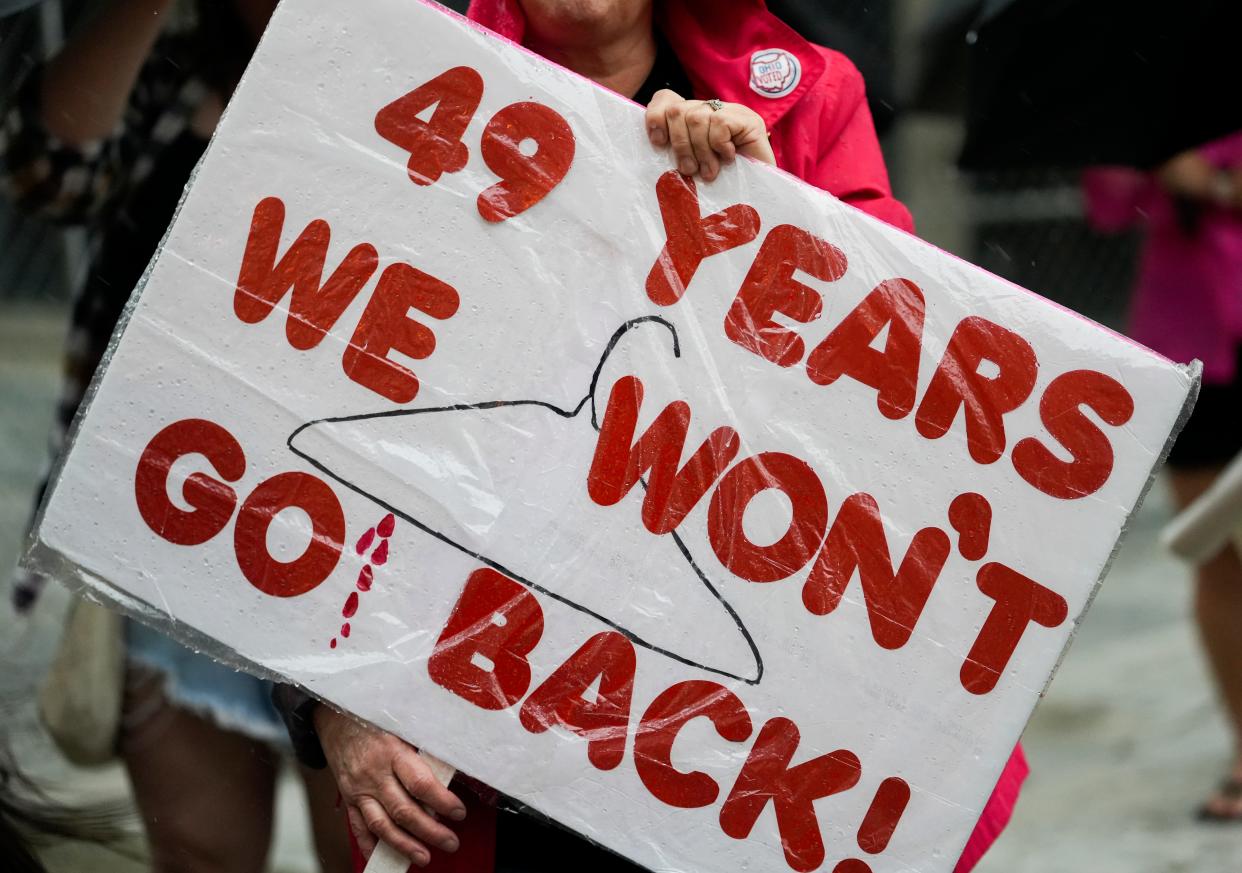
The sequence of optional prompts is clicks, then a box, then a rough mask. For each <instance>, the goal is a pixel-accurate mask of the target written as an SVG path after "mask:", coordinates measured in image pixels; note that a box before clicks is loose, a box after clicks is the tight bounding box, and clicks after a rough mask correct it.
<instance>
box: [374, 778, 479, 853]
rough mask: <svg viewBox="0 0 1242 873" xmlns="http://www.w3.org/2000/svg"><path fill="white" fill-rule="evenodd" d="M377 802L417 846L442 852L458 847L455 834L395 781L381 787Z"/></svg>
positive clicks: (451, 850) (454, 849)
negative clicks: (434, 848)
mask: <svg viewBox="0 0 1242 873" xmlns="http://www.w3.org/2000/svg"><path fill="white" fill-rule="evenodd" d="M379 799H380V801H381V802H382V803H383V806H384V812H386V813H387V814H388V817H389V818H390V819H391V820H392V821H393V823H394V824H395V825H396V826H397V827H399V828H400V829H401V830H402V831H404V832H405V834H406V835H407V836H409V837H413V838H414V839H415V840H417V841H418V842H419V844H420V845H423V846H435V847H436V848H438V849H443V850H444V851H445V852H456V851H457V847H458V845H459V844H460V843H459V841H458V839H457V835H456V834H454V833H453V832H452V831H451V830H449V829H448V828H447V827H445V826H444V825H442V824H440V822H438V821H436V820H435V819H434V818H433V817H432V816H431V814H430V813H428V812H427V810H426V809H424V808H423V806H422V804H421V803H419V802H418V801H417V800H416V799H415V798H413V797H411V796H410V794H409V792H407V791H406V790H405V788H404V787H403V786H402V785H401V783H400V782H398V781H397V780H396V779H392V780H390V781H389V783H388V784H387V785H386V786H384V788H383V790H382V791H381V793H380V797H379ZM380 836H381V837H382V836H383V835H382V834H380ZM394 846H395V844H394ZM396 848H400V846H396Z"/></svg>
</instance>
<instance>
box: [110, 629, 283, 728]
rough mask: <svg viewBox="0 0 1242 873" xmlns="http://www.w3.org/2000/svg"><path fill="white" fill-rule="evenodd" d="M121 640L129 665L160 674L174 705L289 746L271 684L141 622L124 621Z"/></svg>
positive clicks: (215, 722)
mask: <svg viewBox="0 0 1242 873" xmlns="http://www.w3.org/2000/svg"><path fill="white" fill-rule="evenodd" d="M125 642H126V656H127V658H128V661H129V663H130V664H131V665H133V666H136V667H145V668H148V669H152V670H155V671H157V672H158V673H160V674H162V676H163V678H164V696H165V698H167V700H168V702H169V703H171V704H172V705H173V706H176V707H177V708H179V709H184V710H188V711H190V712H193V713H194V714H196V715H199V716H202V717H203V718H206V719H207V720H208V721H210V722H212V723H213V724H215V725H217V726H218V727H221V728H224V729H225V730H229V731H234V732H236V733H240V734H243V735H245V736H247V737H250V738H251V739H254V740H258V741H259V742H263V743H268V744H270V745H272V746H275V747H276V748H278V749H281V750H288V749H290V745H289V735H288V733H287V732H286V731H285V725H284V722H283V721H281V718H280V715H279V714H278V713H277V712H276V707H275V706H273V705H272V683H270V682H268V681H266V680H263V679H257V678H255V677H254V676H251V675H249V674H248V673H241V672H238V671H237V670H234V669H232V668H231V667H226V666H225V665H224V664H221V663H220V662H218V661H213V660H212V659H211V658H209V657H208V656H206V655H204V654H201V653H199V652H195V651H192V650H190V649H188V648H186V647H185V646H183V645H181V644H180V643H178V642H176V641H174V640H172V639H170V638H169V637H166V636H165V635H164V634H162V633H160V632H159V631H156V630H152V629H151V628H149V627H147V626H146V625H144V624H141V623H140V622H136V621H132V620H126V622H125Z"/></svg>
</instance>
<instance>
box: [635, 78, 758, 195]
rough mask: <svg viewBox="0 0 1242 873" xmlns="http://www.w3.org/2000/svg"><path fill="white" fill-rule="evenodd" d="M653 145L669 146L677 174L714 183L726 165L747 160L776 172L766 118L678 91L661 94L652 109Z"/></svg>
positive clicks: (648, 121) (649, 132) (650, 132)
mask: <svg viewBox="0 0 1242 873" xmlns="http://www.w3.org/2000/svg"><path fill="white" fill-rule="evenodd" d="M646 125H647V136H648V137H649V138H650V139H651V143H652V145H655V146H670V147H671V148H672V151H673V158H674V159H675V161H676V163H677V169H678V170H679V171H680V172H681V173H682V174H683V175H685V176H693V175H695V174H698V175H701V176H702V177H703V181H705V182H710V181H711V180H712V179H715V178H716V177H717V176H718V175H720V167H721V165H722V164H731V163H733V159H734V158H735V157H736V156H737V155H744V156H745V157H748V158H754V159H755V160H757V161H763V163H765V164H771V165H772V166H776V155H774V154H773V153H772V144H771V143H770V142H768V129H767V125H766V124H764V121H763V118H762V117H761V116H760V115H759V113H758V112H755V110H753V109H751V108H750V107H749V106H743V105H742V104H740V103H722V102H721V101H719V100H686V99H685V98H683V97H682V96H681V95H680V94H678V93H677V92H675V91H669V90H668V89H664V90H661V91H657V92H656V93H655V96H654V97H653V98H652V99H651V103H650V104H648V106H647V115H646Z"/></svg>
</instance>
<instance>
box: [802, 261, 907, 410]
mask: <svg viewBox="0 0 1242 873" xmlns="http://www.w3.org/2000/svg"><path fill="white" fill-rule="evenodd" d="M923 314H924V302H923V292H922V291H920V290H919V286H918V285H915V284H914V283H913V282H911V281H909V280H908V279H889V280H888V281H887V282H882V283H880V285H879V286H878V287H877V288H876V289H875V290H874V291H872V292H871V293H870V294H868V295H867V296H866V297H865V298H864V299H863V301H862V303H860V304H858V306H856V307H855V308H854V309H853V311H851V312H850V313H849V315H847V316H845V318H844V319H843V320H842V321H841V323H840V324H838V325H837V326H836V327H835V328H833V329H832V333H830V334H828V336H827V337H826V338H825V339H824V341H823V342H822V343H820V344H819V345H818V346H816V348H815V349H814V351H812V352H811V355H810V357H808V358H807V361H806V372H807V375H808V376H809V377H810V379H811V381H812V382H814V383H815V384H816V385H831V384H832V383H833V382H835V381H836V380H837V379H839V378H841V377H842V376H849V377H850V378H851V379H854V380H856V381H858V382H861V383H862V384H864V385H869V386H870V387H872V388H874V389H875V390H876V405H877V406H879V408H880V413H881V414H882V415H884V417H885V418H894V419H896V418H905V417H906V416H907V415H909V414H910V410H911V409H913V408H914V399H915V393H916V392H917V391H918V383H919V354H920V353H921V351H922V337H923ZM885 327H887V328H888V337H887V339H885V341H884V351H880V350H878V349H874V348H872V347H871V345H872V343H874V342H875V340H876V337H878V336H879V335H880V332H881V331H883V330H884V328H885Z"/></svg>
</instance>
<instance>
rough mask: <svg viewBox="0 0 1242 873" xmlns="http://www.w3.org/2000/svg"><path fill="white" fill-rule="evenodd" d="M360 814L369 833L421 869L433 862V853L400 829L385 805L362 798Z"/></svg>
mask: <svg viewBox="0 0 1242 873" xmlns="http://www.w3.org/2000/svg"><path fill="white" fill-rule="evenodd" d="M358 813H359V814H360V815H361V816H362V822H363V824H364V825H365V826H366V829H367V830H368V831H370V832H371V833H372V834H374V835H375V836H376V837H377V838H379V839H381V840H383V841H384V842H385V843H387V844H388V845H390V846H392V847H393V848H394V849H396V850H397V851H398V852H400V853H401V854H402V855H405V856H406V857H407V858H409V859H410V860H411V861H413V862H414V863H415V864H417V865H418V866H419V867H425V866H427V863H428V862H429V861H431V853H430V852H429V851H427V847H426V846H425V845H423V844H422V843H420V842H419V841H418V840H416V839H414V837H412V836H410V835H409V834H408V833H407V832H406V831H404V830H402V829H401V828H400V827H398V826H397V824H396V823H395V822H394V821H393V820H392V818H391V817H390V816H389V815H388V812H387V810H385V808H384V805H383V804H381V803H380V802H379V801H378V800H376V799H375V798H374V797H363V798H361V799H360V800H359V801H358Z"/></svg>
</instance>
